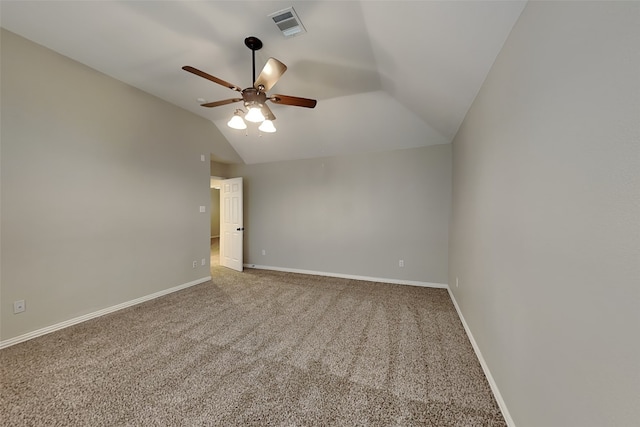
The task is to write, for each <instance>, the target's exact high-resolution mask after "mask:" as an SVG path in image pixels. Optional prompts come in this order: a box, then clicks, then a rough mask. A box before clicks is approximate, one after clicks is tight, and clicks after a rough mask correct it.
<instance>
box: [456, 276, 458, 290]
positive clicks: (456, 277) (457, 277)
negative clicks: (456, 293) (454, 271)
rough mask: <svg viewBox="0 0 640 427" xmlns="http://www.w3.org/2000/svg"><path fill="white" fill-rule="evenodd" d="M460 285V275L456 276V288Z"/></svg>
mask: <svg viewBox="0 0 640 427" xmlns="http://www.w3.org/2000/svg"><path fill="white" fill-rule="evenodd" d="M457 287H458V276H456V288H457Z"/></svg>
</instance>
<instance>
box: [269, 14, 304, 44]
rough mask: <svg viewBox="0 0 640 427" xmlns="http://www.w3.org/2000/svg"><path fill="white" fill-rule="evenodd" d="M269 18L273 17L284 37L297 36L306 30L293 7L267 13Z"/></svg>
mask: <svg viewBox="0 0 640 427" xmlns="http://www.w3.org/2000/svg"><path fill="white" fill-rule="evenodd" d="M269 18H271V19H273V22H275V23H276V25H277V26H278V29H280V31H281V32H282V34H283V35H284V36H285V37H294V36H299V35H300V34H304V33H306V32H307V30H305V29H304V26H303V25H302V21H300V18H298V15H297V14H296V11H295V10H293V7H288V8H286V9H283V10H280V11H278V12H274V13H272V14H271V15H269Z"/></svg>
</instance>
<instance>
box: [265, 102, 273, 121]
mask: <svg viewBox="0 0 640 427" xmlns="http://www.w3.org/2000/svg"><path fill="white" fill-rule="evenodd" d="M262 115H263V116H264V118H265V119H266V120H271V121H273V120H275V119H276V116H274V115H273V112H271V108H269V107H268V106H267V104H264V105H263V106H262Z"/></svg>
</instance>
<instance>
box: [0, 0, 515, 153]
mask: <svg viewBox="0 0 640 427" xmlns="http://www.w3.org/2000/svg"><path fill="white" fill-rule="evenodd" d="M524 5H525V2H524V1H482V0H475V1H401V0H397V1H108V2H107V1H55V0H54V1H5V0H2V2H1V3H0V19H1V21H0V22H1V24H2V27H4V28H6V29H7V30H9V31H12V32H14V33H17V34H19V35H21V36H23V37H25V38H27V39H30V40H32V41H34V42H36V43H39V44H41V45H44V46H46V47H48V48H50V49H53V50H54V51H57V52H59V53H61V54H63V55H65V56H68V57H70V58H72V59H74V60H76V61H79V62H81V63H83V64H86V65H88V66H89V67H92V68H94V69H96V70H98V71H100V72H103V73H105V74H107V75H109V76H111V77H114V78H116V79H118V80H121V81H123V82H125V83H127V84H130V85H132V86H135V87H137V88H140V89H142V90H144V91H146V92H148V93H150V94H153V95H155V96H157V97H159V98H162V99H164V100H166V101H168V102H170V103H173V104H175V105H178V106H180V107H182V108H184V109H186V110H189V111H191V112H193V113H194V114H198V115H200V116H202V117H204V118H206V119H208V120H211V121H212V122H213V123H214V124H215V125H216V126H217V127H218V129H219V130H220V131H221V133H222V134H223V135H224V137H225V138H227V140H228V141H229V143H230V144H231V145H232V146H233V147H234V148H235V150H236V151H237V152H238V154H239V155H240V156H241V157H242V159H243V160H244V161H245V163H247V164H250V163H262V162H270V161H277V160H287V159H300V158H311V157H319V156H333V155H345V154H354V153H358V152H362V151H381V150H393V149H401V148H412V147H421V146H427V145H434V144H444V143H449V142H451V140H452V138H453V137H454V135H455V133H456V131H457V129H458V127H459V126H460V124H461V123H462V120H463V119H464V116H465V114H466V112H467V110H468V109H469V107H470V106H471V103H472V102H473V100H474V98H475V96H476V94H477V93H478V91H479V89H480V87H481V85H482V83H483V81H484V79H485V77H486V75H487V73H488V71H489V69H490V68H491V65H492V64H493V62H494V60H495V58H496V56H497V54H498V53H499V51H500V49H501V48H502V45H503V43H504V41H505V40H506V38H507V36H508V35H509V32H510V31H511V28H512V27H513V25H514V24H515V22H516V20H517V19H518V17H519V15H520V13H521V12H522V9H523V8H524ZM290 6H293V7H294V9H295V11H296V12H297V14H298V16H299V17H300V20H301V21H302V23H303V25H304V27H305V29H306V30H307V32H306V33H304V34H302V35H299V36H296V37H292V38H285V37H284V36H283V35H282V33H281V32H280V30H279V29H278V28H277V26H276V25H275V24H274V22H273V20H272V19H271V18H269V17H268V15H269V14H271V13H273V12H276V11H279V10H282V9H285V8H287V7H290ZM247 36H257V37H259V38H260V39H261V40H262V42H263V44H264V46H263V48H262V49H261V50H258V51H257V52H256V69H257V70H256V73H259V72H260V70H261V68H262V66H263V64H264V63H265V62H266V61H267V59H268V58H269V57H275V58H277V59H278V60H280V61H282V62H283V63H285V64H286V65H287V66H288V70H287V72H286V73H285V74H284V75H283V76H282V77H281V79H280V80H279V81H278V83H277V84H276V85H275V87H274V88H273V89H272V90H271V91H270V92H269V93H270V94H272V93H280V94H285V95H293V96H299V97H305V98H314V99H317V100H318V105H317V106H316V108H315V109H307V108H300V107H293V106H285V105H276V104H270V107H271V110H272V111H273V113H274V114H275V116H276V117H277V120H275V122H274V124H275V125H276V127H277V129H278V130H277V132H276V133H274V134H262V133H260V132H259V131H258V130H257V126H254V125H252V124H250V125H249V128H248V129H247V130H246V131H240V130H234V129H231V128H229V127H227V125H226V123H227V121H228V120H229V118H230V117H231V116H232V114H233V112H234V110H235V109H236V108H241V107H242V103H237V104H229V105H225V106H221V107H215V108H204V107H201V106H200V103H201V101H199V99H200V100H205V101H207V102H211V101H217V100H221V99H227V98H234V97H237V95H238V93H237V92H233V91H231V90H230V89H227V88H225V87H223V86H220V85H217V84H215V83H213V82H211V81H208V80H205V79H203V78H200V77H198V76H195V75H193V74H190V73H187V72H185V71H183V70H182V69H181V68H182V66H184V65H191V66H193V67H196V68H198V69H200V70H203V71H205V72H207V73H209V74H212V75H214V76H216V77H219V78H221V79H223V80H226V81H228V82H231V83H233V84H235V85H238V86H240V87H242V88H245V87H249V86H251V85H252V81H251V80H252V64H251V51H250V50H249V49H248V48H247V47H246V46H245V45H244V39H245V38H246V37H247Z"/></svg>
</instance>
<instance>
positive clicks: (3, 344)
mask: <svg viewBox="0 0 640 427" xmlns="http://www.w3.org/2000/svg"><path fill="white" fill-rule="evenodd" d="M209 280H211V276H207V277H203V278H201V279H197V280H194V281H192V282H189V283H184V284H182V285H178V286H174V287H173V288H169V289H165V290H163V291H160V292H155V293H153V294H150V295H146V296H143V297H140V298H136V299H134V300H131V301H126V302H123V303H121V304H117V305H114V306H112V307H107V308H103V309H102V310H98V311H94V312H93V313H88V314H85V315H82V316H79V317H74V318H73V319H69V320H65V321H64V322H60V323H56V324H55V325H51V326H47V327H45V328H42V329H38V330H36V331H32V332H28V333H26V334H23V335H19V336H17V337H14V338H9V339H8V340H4V341H0V349H3V348H6V347H10V346H12V345H15V344H18V343H21V342H24V341H28V340H30V339H33V338H37V337H40V336H42V335H46V334H49V333H51V332H55V331H59V330H60V329H64V328H68V327H69V326H73V325H77V324H78V323H82V322H86V321H87V320H90V319H95V318H96V317H100V316H104V315H105V314H109V313H113V312H114V311H118V310H122V309H123V308H127V307H131V306H133V305H137V304H140V303H143V302H146V301H150V300H152V299H156V298H158V297H161V296H163V295H167V294H170V293H173V292H177V291H180V290H182V289H186V288H189V287H191V286H195V285H198V284H200V283H204V282H207V281H209Z"/></svg>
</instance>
